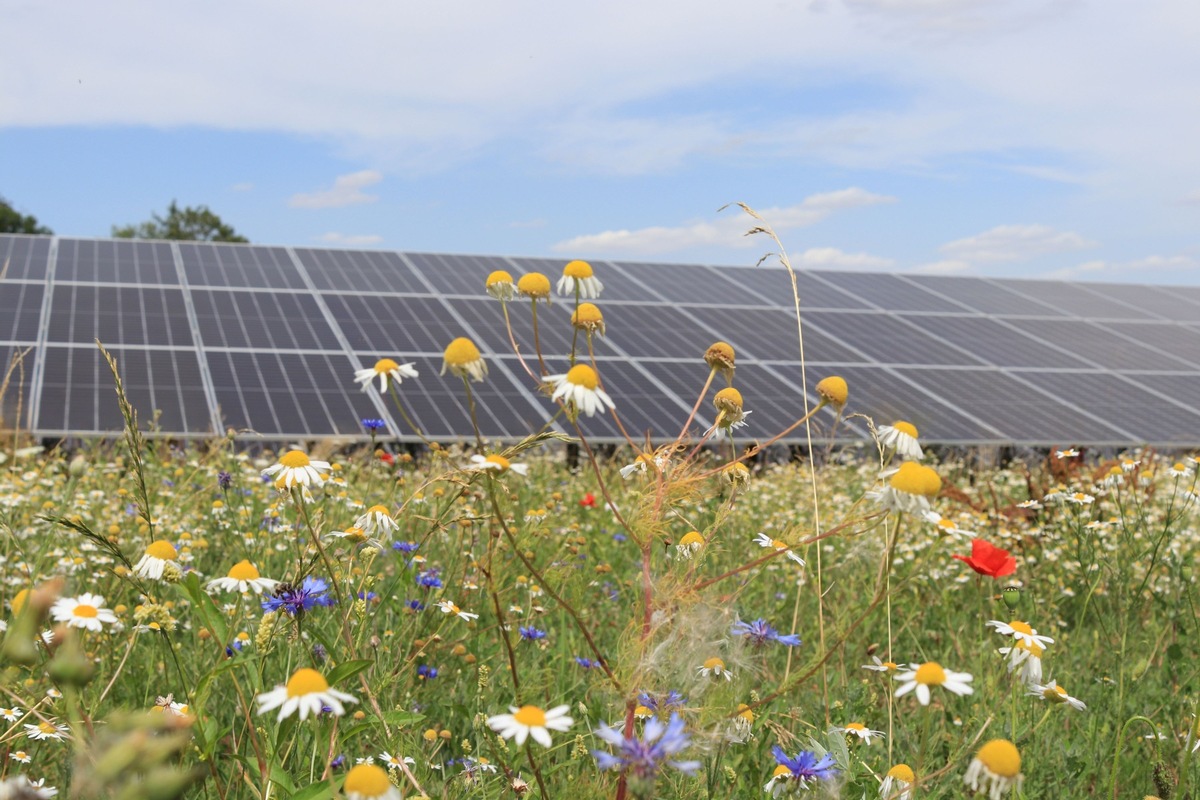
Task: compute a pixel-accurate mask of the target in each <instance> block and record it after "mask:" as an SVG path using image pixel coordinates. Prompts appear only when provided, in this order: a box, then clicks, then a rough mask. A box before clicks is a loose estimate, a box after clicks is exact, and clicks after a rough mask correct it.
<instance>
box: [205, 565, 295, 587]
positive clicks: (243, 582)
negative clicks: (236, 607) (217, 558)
mask: <svg viewBox="0 0 1200 800" xmlns="http://www.w3.org/2000/svg"><path fill="white" fill-rule="evenodd" d="M278 585H279V581H277V580H273V579H272V578H264V577H263V576H262V575H260V574H259V573H258V568H257V567H255V566H254V565H253V564H251V563H250V560H249V559H245V558H244V559H242V560H241V561H239V562H238V563H236V564H234V565H233V566H232V567H230V568H229V573H228V574H227V575H226V576H225V577H224V578H214V579H213V580H211V581H209V582H208V584H207V587H208V591H209V592H210V593H211V592H216V591H222V592H242V593H243V594H244V593H246V592H254V593H255V594H262V593H263V591H264V590H265V591H268V592H273V591H275V587H276V586H278Z"/></svg>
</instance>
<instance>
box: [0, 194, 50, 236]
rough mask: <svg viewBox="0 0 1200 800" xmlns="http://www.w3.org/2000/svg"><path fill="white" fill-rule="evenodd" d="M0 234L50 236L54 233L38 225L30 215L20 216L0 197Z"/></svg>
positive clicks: (35, 219) (20, 214)
mask: <svg viewBox="0 0 1200 800" xmlns="http://www.w3.org/2000/svg"><path fill="white" fill-rule="evenodd" d="M0 233H44V234H51V233H54V231H52V230H50V229H49V228H47V227H46V226H45V225H38V221H37V218H36V217H34V216H32V215H30V214H22V213H21V212H20V211H17V210H16V209H15V208H13V207H12V206H11V205H9V203H8V201H7V200H5V199H4V198H3V197H0Z"/></svg>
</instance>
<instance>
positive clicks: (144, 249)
mask: <svg viewBox="0 0 1200 800" xmlns="http://www.w3.org/2000/svg"><path fill="white" fill-rule="evenodd" d="M54 280H55V282H56V283H58V282H62V281H83V282H99V283H151V284H160V285H168V286H171V285H176V286H177V285H178V284H179V272H178V270H176V269H175V256H174V254H173V253H172V252H171V245H170V243H168V242H143V241H135V240H133V239H61V240H60V241H59V246H58V258H57V260H56V261H55V265H54Z"/></svg>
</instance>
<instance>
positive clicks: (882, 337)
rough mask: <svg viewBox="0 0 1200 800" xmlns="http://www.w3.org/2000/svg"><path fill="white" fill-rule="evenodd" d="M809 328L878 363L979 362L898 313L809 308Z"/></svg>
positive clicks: (955, 364) (968, 363)
mask: <svg viewBox="0 0 1200 800" xmlns="http://www.w3.org/2000/svg"><path fill="white" fill-rule="evenodd" d="M804 319H805V322H806V323H807V324H808V326H809V330H812V329H813V328H815V329H817V331H818V332H820V333H824V334H826V335H828V336H832V335H834V334H835V333H836V336H837V338H838V341H840V342H842V343H844V344H846V345H849V346H850V347H853V348H855V349H857V350H859V351H861V352H862V353H864V354H865V355H866V356H868V357H869V358H872V359H874V360H875V361H877V362H879V363H882V364H937V365H945V366H971V365H979V364H982V363H983V362H982V361H981V360H980V359H978V358H974V357H972V356H971V355H969V354H967V353H965V352H963V351H962V350H959V349H957V348H955V347H952V346H950V345H949V344H947V343H945V342H943V341H942V340H941V339H937V338H935V337H933V336H930V335H928V334H926V333H922V331H921V329H920V328H919V327H917V328H914V327H913V326H912V325H909V324H907V323H906V322H905V321H903V320H901V319H900V318H899V317H895V316H891V315H889V314H884V313H881V312H880V313H858V312H840V313H839V312H833V311H812V312H809V313H808V314H807V315H805V318H804Z"/></svg>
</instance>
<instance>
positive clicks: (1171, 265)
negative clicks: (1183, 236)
mask: <svg viewBox="0 0 1200 800" xmlns="http://www.w3.org/2000/svg"><path fill="white" fill-rule="evenodd" d="M1198 266H1200V260H1197V259H1196V258H1194V257H1192V256H1186V255H1176V256H1146V257H1145V258H1136V259H1133V260H1131V261H1103V260H1099V259H1097V260H1093V261H1085V262H1084V263H1082V264H1077V265H1075V266H1073V267H1064V268H1062V269H1056V270H1054V271H1052V272H1047V273H1046V274H1045V275H1044V276H1043V277H1046V278H1053V279H1054V280H1060V281H1068V280H1104V279H1107V278H1136V279H1138V280H1139V281H1140V280H1144V279H1145V278H1146V277H1148V275H1153V276H1154V277H1162V276H1163V275H1165V274H1169V273H1172V272H1182V271H1184V270H1194V269H1196V267H1198Z"/></svg>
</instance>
